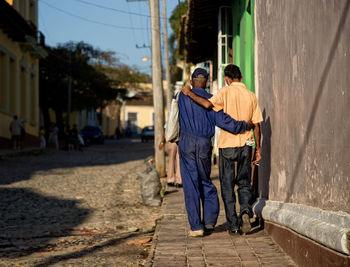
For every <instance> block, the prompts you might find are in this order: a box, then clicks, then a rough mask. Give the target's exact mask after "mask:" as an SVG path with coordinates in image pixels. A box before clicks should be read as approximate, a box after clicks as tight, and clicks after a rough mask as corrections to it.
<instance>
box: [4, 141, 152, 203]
mask: <svg viewBox="0 0 350 267" xmlns="http://www.w3.org/2000/svg"><path fill="white" fill-rule="evenodd" d="M153 153H154V146H153V143H140V141H139V142H137V140H136V141H133V140H129V141H125V140H123V141H121V142H117V141H116V142H108V143H106V144H105V145H94V146H89V147H87V148H86V149H85V150H84V152H80V151H58V152H56V151H48V152H47V153H45V154H42V155H38V156H25V157H18V158H8V159H4V160H0V185H8V184H12V183H16V182H19V181H23V180H29V179H30V178H31V175H32V174H33V173H35V172H38V171H48V170H52V169H61V170H60V172H62V174H64V172H65V171H64V170H62V169H67V170H66V171H69V168H74V167H84V166H101V165H112V164H119V163H124V162H128V161H135V160H140V159H144V158H147V157H149V156H152V155H153ZM0 200H1V199H0Z"/></svg>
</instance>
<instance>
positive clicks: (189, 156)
mask: <svg viewBox="0 0 350 267" xmlns="http://www.w3.org/2000/svg"><path fill="white" fill-rule="evenodd" d="M192 91H193V92H194V93H196V94H197V95H199V96H202V97H204V98H206V99H208V98H210V97H211V96H212V95H211V94H208V93H207V92H206V91H205V90H204V89H201V88H197V87H195V88H193V89H192ZM178 103H179V120H180V128H181V132H180V140H179V155H180V172H181V177H182V185H183V191H184V196H185V205H186V210H187V216H188V221H189V223H190V226H191V230H193V231H195V230H200V229H204V226H205V225H212V226H214V225H215V224H216V221H217V218H218V215H219V199H218V193H217V190H216V187H215V185H214V184H213V183H212V181H211V179H210V172H211V150H212V147H211V137H212V136H213V135H214V132H215V125H216V126H218V127H220V128H222V129H225V130H227V131H229V132H231V133H233V134H237V133H241V132H244V131H246V129H247V126H248V124H247V123H245V122H244V121H236V120H234V119H232V118H231V117H230V116H229V115H227V114H225V113H223V112H222V111H220V112H215V111H213V110H212V109H205V108H203V107H202V106H200V105H198V104H196V103H195V102H194V101H193V100H192V99H191V98H189V97H188V96H185V95H184V94H183V93H180V96H179V101H178ZM201 200H202V206H203V221H202V220H201V208H200V201H201Z"/></svg>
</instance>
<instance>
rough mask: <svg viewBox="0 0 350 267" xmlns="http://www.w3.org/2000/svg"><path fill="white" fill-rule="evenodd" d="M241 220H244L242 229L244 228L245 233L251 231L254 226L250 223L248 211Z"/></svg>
mask: <svg viewBox="0 0 350 267" xmlns="http://www.w3.org/2000/svg"><path fill="white" fill-rule="evenodd" d="M241 222H242V226H241V230H242V232H243V234H246V233H249V232H250V230H251V229H252V226H251V224H250V218H249V214H248V213H243V214H242V216H241Z"/></svg>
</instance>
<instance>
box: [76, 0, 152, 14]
mask: <svg viewBox="0 0 350 267" xmlns="http://www.w3.org/2000/svg"><path fill="white" fill-rule="evenodd" d="M75 1H77V2H80V3H83V4H85V5H89V6H94V7H98V8H102V9H106V10H110V11H115V12H119V13H124V14H129V15H135V16H141V17H150V15H147V14H141V13H135V12H130V11H125V10H121V9H116V8H113V7H107V6H102V5H98V4H95V3H91V2H88V1H84V0H75Z"/></svg>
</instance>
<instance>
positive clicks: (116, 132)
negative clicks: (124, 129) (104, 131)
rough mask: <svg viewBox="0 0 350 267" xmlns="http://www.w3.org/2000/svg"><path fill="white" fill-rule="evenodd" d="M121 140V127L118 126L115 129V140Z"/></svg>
mask: <svg viewBox="0 0 350 267" xmlns="http://www.w3.org/2000/svg"><path fill="white" fill-rule="evenodd" d="M119 138H120V129H119V126H117V128H115V139H119Z"/></svg>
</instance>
